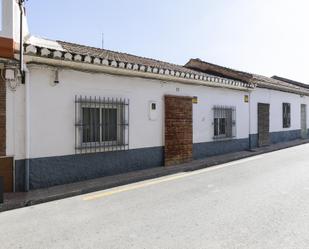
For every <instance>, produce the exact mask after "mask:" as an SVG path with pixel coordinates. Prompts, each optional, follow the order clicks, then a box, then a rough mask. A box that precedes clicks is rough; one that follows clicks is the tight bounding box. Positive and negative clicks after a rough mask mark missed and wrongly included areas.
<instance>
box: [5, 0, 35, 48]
mask: <svg viewBox="0 0 309 249" xmlns="http://www.w3.org/2000/svg"><path fill="white" fill-rule="evenodd" d="M0 6H2V9H0V11H2V13H1V15H0V16H1V17H2V20H1V24H2V25H1V26H0V37H5V38H9V39H13V40H14V41H15V42H17V43H19V34H20V29H19V26H20V21H19V19H20V10H19V5H18V1H16V0H0ZM23 34H24V36H27V35H28V34H29V28H28V24H27V18H26V17H24V19H23Z"/></svg>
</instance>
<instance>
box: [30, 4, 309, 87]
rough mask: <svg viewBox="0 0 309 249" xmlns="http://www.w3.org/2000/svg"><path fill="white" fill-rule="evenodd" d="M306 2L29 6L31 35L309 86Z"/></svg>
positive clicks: (308, 6)
mask: <svg viewBox="0 0 309 249" xmlns="http://www.w3.org/2000/svg"><path fill="white" fill-rule="evenodd" d="M307 2H308V1H307V0H293V1H291V0H250V1H248V0H165V1H163V0H156V1H151V0H148V1H146V0H130V1H128V0H112V1H111V0H88V1H86V0H44V1H42V0H29V1H28V2H27V3H26V6H27V16H28V22H29V27H30V32H31V33H32V34H34V35H38V36H42V37H45V38H50V39H59V40H65V41H71V42H76V43H81V44H86V45H90V46H95V47H101V36H102V32H104V36H105V39H104V40H105V48H107V49H111V50H115V51H121V52H127V53H132V54H135V55H140V56H145V57H151V58H155V59H160V60H164V61H168V62H172V63H176V64H185V63H186V62H187V61H188V60H189V59H190V58H201V59H203V60H205V61H208V62H212V63H217V64H220V65H223V66H228V67H232V68H235V69H239V70H244V71H248V72H254V73H259V74H263V75H266V76H272V75H274V74H276V75H280V76H284V77H289V78H292V79H295V80H299V81H303V82H305V83H309V70H308V62H307V61H308V57H309V32H308V24H309V15H307V11H308V9H309V3H307Z"/></svg>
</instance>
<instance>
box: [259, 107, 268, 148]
mask: <svg viewBox="0 0 309 249" xmlns="http://www.w3.org/2000/svg"><path fill="white" fill-rule="evenodd" d="M258 144H259V146H260V147H262V146H267V145H269V144H270V136H269V104H262V103H258Z"/></svg>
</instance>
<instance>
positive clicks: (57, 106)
mask: <svg viewBox="0 0 309 249" xmlns="http://www.w3.org/2000/svg"><path fill="white" fill-rule="evenodd" d="M59 79H60V84H59V85H57V86H52V83H53V81H54V71H52V70H51V69H47V68H44V67H39V66H30V82H31V94H30V98H31V104H30V105H31V117H30V119H31V149H30V153H31V157H32V158H37V157H47V156H61V155H70V154H74V153H75V150H74V146H75V140H74V136H75V127H74V122H75V117H74V115H75V112H74V110H75V105H74V98H75V95H87V96H101V97H123V98H124V97H125V98H129V99H130V130H129V131H130V149H135V148H144V147H155V146H162V145H164V95H166V94H172V95H184V96H197V97H198V104H194V105H193V119H194V120H193V140H194V143H199V142H210V141H213V140H212V137H213V126H212V122H213V113H212V107H213V106H214V105H227V106H235V107H236V114H237V138H246V137H248V133H249V125H248V124H249V118H248V117H249V116H248V113H249V106H248V104H246V103H244V95H245V94H247V93H246V92H242V91H234V90H227V89H219V88H210V87H204V86H193V85H185V84H179V83H167V82H162V81H158V80H148V79H141V78H130V77H123V76H112V75H104V74H92V73H83V72H77V71H72V70H61V71H60V73H59ZM23 94H24V86H21V87H19V88H18V90H17V91H16V92H15V93H12V92H10V93H9V95H8V101H7V103H8V115H9V118H8V124H7V130H8V149H7V153H8V154H10V155H15V157H16V159H21V158H24V146H23V145H24V103H23V101H24V96H23ZM14 98H15V100H14ZM149 101H156V102H157V104H158V105H157V106H158V113H159V115H158V118H157V120H155V121H151V120H149V116H148V111H149ZM14 105H15V111H13V108H14ZM12 113H15V117H14V115H13V114H12ZM14 120H15V121H14ZM14 130H15V131H16V132H14ZM14 134H15V135H14ZM14 136H15V138H14ZM13 141H15V143H14V142H13Z"/></svg>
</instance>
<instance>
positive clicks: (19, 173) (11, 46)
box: [0, 0, 309, 191]
mask: <svg viewBox="0 0 309 249" xmlns="http://www.w3.org/2000/svg"><path fill="white" fill-rule="evenodd" d="M3 6H4V7H5V8H7V9H11V10H12V11H11V12H10V13H11V15H8V14H7V13H6V14H5V15H2V16H3V18H4V20H3V21H2V23H3V24H4V26H5V27H4V28H3V27H2V31H1V32H0V37H1V38H0V41H1V45H0V69H1V76H2V77H1V81H0V117H1V122H0V156H2V157H1V158H0V163H1V162H2V167H3V168H4V167H6V168H5V169H3V170H2V171H3V172H4V173H2V174H3V175H5V176H6V179H7V186H6V188H7V191H25V190H26V191H27V190H29V189H38V188H44V187H50V186H54V185H59V184H66V183H72V182H76V181H82V180H87V179H93V178H98V177H103V176H109V175H116V174H121V173H125V172H130V171H135V170H141V169H147V168H153V167H160V166H162V167H163V166H169V165H175V164H179V163H183V162H188V161H190V160H194V159H200V158H207V157H209V156H213V155H219V154H225V153H230V152H235V151H243V150H249V149H253V148H256V147H259V146H267V145H270V144H273V143H280V142H285V141H291V140H295V139H302V138H307V134H308V128H307V124H308V122H309V117H308V115H307V108H308V105H309V87H306V85H303V84H293V82H288V81H285V80H284V79H281V80H279V79H275V78H268V77H263V76H259V75H254V74H248V73H244V72H239V71H236V70H232V69H227V68H223V67H220V66H217V65H212V64H210V63H206V62H203V61H201V60H199V59H193V60H190V61H189V62H188V63H187V64H186V65H185V66H179V65H174V64H170V63H167V62H161V61H157V60H153V59H148V58H143V57H138V56H134V55H128V54H124V53H118V52H113V51H108V50H102V49H98V48H92V47H87V46H82V45H77V44H72V43H67V42H62V41H52V40H47V39H42V38H38V37H34V36H31V35H30V34H29V33H28V31H27V30H28V29H27V28H26V24H24V26H25V28H24V30H25V32H24V33H23V34H22V35H23V37H24V39H23V43H24V44H23V46H22V49H24V51H22V55H23V70H24V72H25V73H24V77H22V74H21V73H20V68H21V67H20V65H19V64H20V57H21V56H20V49H18V48H19V45H18V44H19V41H18V39H19V38H18V35H17V32H19V30H20V29H19V26H18V25H19V20H18V17H17V16H18V15H17V14H16V13H17V12H18V13H19V8H17V7H18V2H17V1H15V0H3ZM24 22H26V19H25V18H24ZM1 39H2V40H1ZM4 41H5V42H4ZM22 78H23V79H22ZM0 175H1V168H0Z"/></svg>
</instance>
